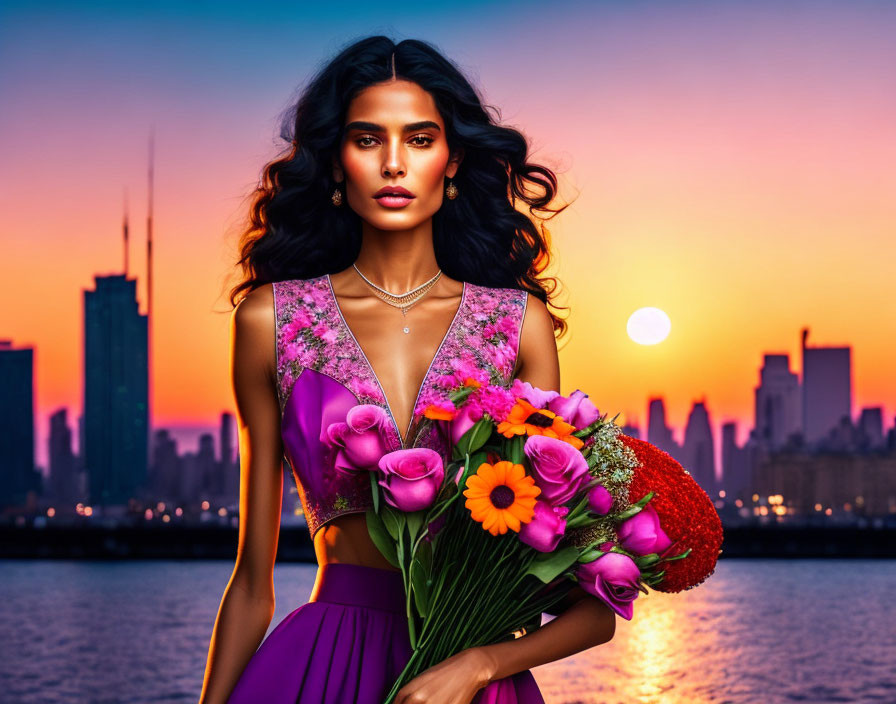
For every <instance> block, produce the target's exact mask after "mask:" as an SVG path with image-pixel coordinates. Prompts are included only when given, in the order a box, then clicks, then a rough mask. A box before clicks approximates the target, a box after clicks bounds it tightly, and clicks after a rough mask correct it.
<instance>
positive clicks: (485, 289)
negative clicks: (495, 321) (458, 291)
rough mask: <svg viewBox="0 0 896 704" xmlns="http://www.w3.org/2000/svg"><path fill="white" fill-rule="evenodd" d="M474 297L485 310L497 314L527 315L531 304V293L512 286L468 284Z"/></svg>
mask: <svg viewBox="0 0 896 704" xmlns="http://www.w3.org/2000/svg"><path fill="white" fill-rule="evenodd" d="M467 287H468V288H469V289H470V292H471V293H472V297H473V298H474V299H475V300H476V302H477V303H478V305H479V306H480V307H481V308H483V309H492V310H494V311H495V312H497V313H505V314H507V313H512V312H516V313H519V314H522V313H525V311H526V306H527V304H528V302H529V295H530V294H529V293H528V292H527V291H525V290H523V289H521V288H514V287H512V286H486V285H483V284H471V283H469V282H468V283H467Z"/></svg>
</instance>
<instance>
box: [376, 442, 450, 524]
mask: <svg viewBox="0 0 896 704" xmlns="http://www.w3.org/2000/svg"><path fill="white" fill-rule="evenodd" d="M378 466H379V468H380V475H381V476H380V478H379V480H378V483H379V485H380V486H381V487H382V488H383V498H385V500H386V503H387V504H389V505H390V506H393V507H394V508H397V509H398V510H399V511H405V512H406V513H410V512H411V511H419V510H421V509H424V508H428V507H429V506H431V505H432V503H433V501H435V499H436V495H437V494H438V493H439V489H440V488H441V487H442V480H443V479H444V478H445V466H444V464H443V462H442V456H441V455H440V454H439V453H438V452H436V451H435V450H431V449H429V448H428V447H412V448H410V449H407V450H395V451H394V452H389V453H386V454H385V455H383V456H382V457H381V458H380V461H379V463H378Z"/></svg>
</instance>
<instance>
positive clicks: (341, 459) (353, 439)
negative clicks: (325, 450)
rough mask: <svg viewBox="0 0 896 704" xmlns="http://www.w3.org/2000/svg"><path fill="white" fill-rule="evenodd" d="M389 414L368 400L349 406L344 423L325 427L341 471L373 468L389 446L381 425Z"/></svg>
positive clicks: (359, 470) (349, 472)
mask: <svg viewBox="0 0 896 704" xmlns="http://www.w3.org/2000/svg"><path fill="white" fill-rule="evenodd" d="M388 417H389V416H388V414H387V413H386V411H385V410H384V409H383V408H381V407H380V406H376V405H373V404H369V403H364V404H359V405H357V406H352V407H351V408H350V409H349V410H348V413H346V416H345V422H344V423H341V422H340V423H331V424H330V425H329V426H328V427H327V431H326V442H327V444H328V445H330V446H331V447H335V448H337V452H336V460H335V462H334V467H335V468H336V469H337V470H338V471H340V472H342V473H343V474H355V473H357V472H361V471H368V470H373V469H375V468H376V465H377V462H378V461H379V459H380V458H381V457H382V456H383V453H385V452H386V450H387V449H388V444H387V441H386V434H385V431H384V425H385V423H386V422H387V419H388Z"/></svg>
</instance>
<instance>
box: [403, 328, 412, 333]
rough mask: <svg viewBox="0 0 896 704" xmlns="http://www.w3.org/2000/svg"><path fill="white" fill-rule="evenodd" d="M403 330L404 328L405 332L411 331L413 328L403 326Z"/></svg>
mask: <svg viewBox="0 0 896 704" xmlns="http://www.w3.org/2000/svg"><path fill="white" fill-rule="evenodd" d="M402 330H404V332H410V331H411V329H410V328H409V327H403V328H402Z"/></svg>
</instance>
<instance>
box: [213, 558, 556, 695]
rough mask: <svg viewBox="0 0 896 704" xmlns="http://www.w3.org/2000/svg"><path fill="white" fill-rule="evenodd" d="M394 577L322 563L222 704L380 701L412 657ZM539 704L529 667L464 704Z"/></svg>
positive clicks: (400, 586) (401, 594)
mask: <svg viewBox="0 0 896 704" xmlns="http://www.w3.org/2000/svg"><path fill="white" fill-rule="evenodd" d="M411 653H412V651H411V645H410V638H409V636H408V623H407V616H406V615H405V599H404V584H403V583H402V579H401V573H400V572H398V571H395V570H384V569H379V568H377V567H366V566H364V565H352V564H346V563H328V564H324V565H321V566H320V567H319V568H318V589H317V595H316V598H315V599H314V600H313V601H309V602H308V603H307V604H303V605H302V606H300V607H298V608H297V609H296V610H295V611H293V612H292V613H290V614H289V615H288V616H287V617H286V618H284V619H283V620H282V621H281V622H280V623H279V624H277V626H276V628H274V630H273V631H271V633H270V634H269V635H268V637H267V638H266V639H265V640H264V641H263V642H262V644H261V646H259V648H258V650H257V651H256V652H255V654H254V655H253V656H252V659H251V660H249V663H248V664H247V665H246V669H245V670H244V671H243V674H242V675H241V676H240V679H239V681H238V682H237V684H236V687H234V690H233V692H232V693H231V695H230V698H229V699H228V700H227V701H228V704H287V702H288V703H289V704H382V701H383V699H384V698H385V697H386V695H387V694H388V693H389V690H390V689H391V688H392V684H393V683H394V682H395V679H396V678H397V677H398V676H399V675H400V674H401V671H402V670H403V669H404V666H405V665H406V664H407V662H408V660H409V659H410V657H411ZM517 703H519V704H544V698H543V697H542V695H541V692H540V691H539V689H538V685H537V684H536V682H535V678H534V677H533V676H532V673H531V672H530V671H529V670H524V671H523V672H518V673H516V674H515V675H513V676H511V677H505V678H504V679H500V680H496V681H495V682H491V683H490V684H488V685H487V686H485V687H483V688H482V689H481V690H479V692H478V693H477V694H476V696H475V697H474V698H473V701H472V702H471V704H517Z"/></svg>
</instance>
